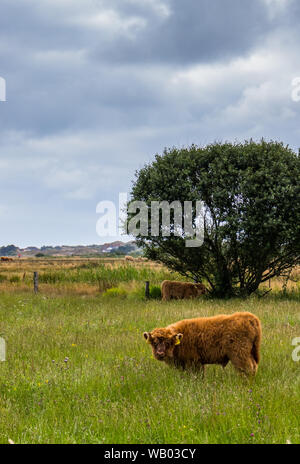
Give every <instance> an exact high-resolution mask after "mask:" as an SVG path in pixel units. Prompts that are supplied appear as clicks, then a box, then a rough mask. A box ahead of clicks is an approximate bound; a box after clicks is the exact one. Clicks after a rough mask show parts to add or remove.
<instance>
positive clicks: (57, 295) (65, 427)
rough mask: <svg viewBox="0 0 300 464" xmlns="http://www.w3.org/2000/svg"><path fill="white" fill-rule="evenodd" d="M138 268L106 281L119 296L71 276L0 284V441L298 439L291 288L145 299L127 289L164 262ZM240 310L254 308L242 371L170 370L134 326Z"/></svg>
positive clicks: (297, 301)
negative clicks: (259, 339) (252, 370)
mask: <svg viewBox="0 0 300 464" xmlns="http://www.w3.org/2000/svg"><path fill="white" fill-rule="evenodd" d="M12 264H13V263H12ZM27 264H28V263H27ZM81 264H82V263H81ZM81 269H83V270H84V269H85V268H81ZM95 269H97V268H95ZM44 271H45V272H50V270H49V269H45V270H44ZM52 271H53V272H56V271H55V270H54V269H52ZM52 271H51V272H52ZM61 271H62V270H61V267H60V268H59V266H58V269H57V272H61ZM140 271H141V272H142V274H141V275H140V274H139V273H138V274H137V275H136V276H135V278H136V279H137V281H135V279H133V280H131V278H128V279H129V280H127V281H126V282H125V283H124V282H122V279H121V277H120V276H119V277H120V280H118V279H119V277H118V279H117V278H116V279H115V281H114V285H118V286H122V285H124V288H126V290H127V293H126V295H125V294H124V295H123V294H118V293H117V294H116V295H115V296H110V295H107V296H106V297H105V294H104V293H101V292H100V291H98V292H96V290H95V293H93V294H90V293H89V292H88V291H87V292H86V294H84V293H82V294H76V292H74V294H73V295H72V294H71V292H70V291H69V290H70V289H71V285H73V288H74V289H75V288H76V287H77V286H78V285H81V283H80V282H76V281H74V282H73V283H72V282H70V283H69V285H70V286H69V287H67V290H68V291H66V292H65V293H64V292H63V291H62V288H65V287H60V285H62V284H60V283H57V282H56V283H52V286H51V284H50V283H49V284H44V285H45V286H46V285H48V287H47V288H46V287H44V290H45V291H44V292H43V291H42V290H41V292H40V294H38V295H33V294H32V290H30V291H29V288H30V285H29V284H28V288H27V287H26V282H25V283H24V282H23V281H20V282H15V283H13V282H12V283H11V282H9V280H7V279H6V280H4V281H3V282H2V283H1V285H2V287H1V285H0V336H2V337H3V338H4V339H5V340H6V343H7V360H6V362H2V363H0V370H1V374H0V375H1V376H0V392H1V393H0V442H1V443H8V440H9V439H11V440H13V441H14V442H15V443H153V444H154V443H161V444H164V443H172V444H174V443H176V444H177V443H178V444H179V443H191V444H192V443H286V442H287V441H289V442H291V443H300V436H299V430H300V418H299V416H300V415H299V411H300V376H299V367H300V362H298V363H297V362H294V361H293V360H292V351H293V349H294V348H295V347H293V346H292V340H293V338H294V337H300V297H299V292H293V293H287V294H286V295H282V294H280V293H277V294H274V295H272V294H269V295H267V296H265V297H264V298H258V297H251V298H249V299H248V300H246V301H245V300H244V301H242V300H238V299H236V300H229V301H217V300H209V299H199V300H193V301H177V302H176V301H173V302H161V301H160V300H150V301H145V300H144V299H143V297H142V296H141V294H140V293H138V292H135V291H134V290H135V289H136V288H139V287H141V288H142V286H143V279H144V278H145V273H146V274H147V272H153V273H156V272H157V273H158V274H157V278H156V280H155V279H154V280H155V281H157V282H158V281H159V279H161V278H162V277H163V276H164V275H165V274H166V273H167V271H165V270H163V269H161V268H156V267H151V266H150V267H149V268H148V270H145V269H144V270H142V269H141V270H140ZM13 272H16V271H13ZM21 272H23V271H21V270H20V274H21ZM28 272H29V271H28ZM65 272H67V271H65ZM71 272H75V273H76V272H77V271H76V270H73V271H71ZM119 272H121V271H119ZM129 272H131V271H129ZM1 273H2V274H4V271H3V272H2V270H1ZM147 276H149V274H147ZM151 278H152V280H153V275H151ZM139 279H142V280H140V281H139ZM117 281H118V282H117ZM89 285H90V284H89ZM91 285H92V284H91ZM51 288H52V291H51ZM55 289H56V292H55ZM58 289H59V290H58ZM95 289H97V285H96V286H95ZM129 290H132V291H130V292H129ZM113 295H114V294H113ZM239 310H247V311H251V312H253V313H254V314H256V315H257V316H258V317H260V319H261V321H262V326H263V343H262V350H261V355H262V360H261V363H260V366H259V371H258V374H257V376H256V378H255V379H252V380H247V379H245V378H243V377H241V376H240V375H239V374H237V373H236V371H235V370H234V369H233V367H232V366H231V365H230V364H229V365H228V366H227V367H226V369H225V370H223V369H222V368H221V367H219V366H208V367H207V369H206V375H205V378H204V380H202V379H201V376H200V375H197V374H195V373H192V372H188V371H186V372H182V371H179V370H175V369H172V368H170V367H168V366H165V365H164V364H163V363H159V362H158V361H156V360H154V359H153V358H152V356H151V349H150V347H149V346H148V345H147V344H146V343H145V341H144V339H143V336H142V334H143V332H144V331H145V330H151V329H152V328H154V327H157V326H165V325H167V324H169V323H171V322H174V321H176V320H179V319H182V318H190V317H197V316H209V315H214V314H219V313H228V314H229V313H233V312H234V311H239Z"/></svg>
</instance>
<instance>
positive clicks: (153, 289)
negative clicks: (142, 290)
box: [149, 285, 161, 300]
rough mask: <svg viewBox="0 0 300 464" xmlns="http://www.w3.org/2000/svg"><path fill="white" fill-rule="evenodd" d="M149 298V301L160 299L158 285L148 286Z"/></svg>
mask: <svg viewBox="0 0 300 464" xmlns="http://www.w3.org/2000/svg"><path fill="white" fill-rule="evenodd" d="M149 296H150V298H151V299H154V300H160V299H161V288H160V287H159V286H158V285H150V289H149Z"/></svg>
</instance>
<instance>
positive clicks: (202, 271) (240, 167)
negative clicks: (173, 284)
mask: <svg viewBox="0 0 300 464" xmlns="http://www.w3.org/2000/svg"><path fill="white" fill-rule="evenodd" d="M299 181H300V158H299V156H298V155H297V154H296V153H294V152H293V151H292V150H291V149H290V148H289V147H288V146H284V145H283V144H282V143H279V142H274V141H271V142H266V141H264V140H262V141H261V142H260V143H256V142H254V141H252V140H250V141H246V142H244V143H234V144H232V143H222V144H221V143H214V144H211V145H208V146H206V147H202V148H201V147H197V146H195V145H192V146H191V147H189V148H182V149H177V148H172V149H165V150H164V153H163V155H156V156H155V161H153V162H152V163H150V164H148V165H146V166H144V167H143V168H142V169H141V170H139V171H137V172H136V178H135V180H134V182H133V186H132V191H131V200H130V201H133V200H138V201H144V202H146V204H147V206H148V229H147V230H148V232H147V234H146V236H141V234H137V235H136V240H137V244H138V246H141V247H142V248H144V253H145V256H147V257H148V258H150V259H152V260H157V261H160V262H162V263H164V264H165V265H167V266H168V267H169V268H170V269H173V270H175V271H178V272H179V273H180V274H182V275H184V276H187V277H189V278H192V279H194V280H196V281H200V282H201V281H202V280H205V281H206V282H207V283H208V285H209V288H210V292H211V294H213V295H215V296H219V297H224V296H234V295H250V294H251V293H253V292H254V291H256V290H257V289H258V286H259V285H260V283H262V282H265V281H267V280H269V279H272V278H273V277H275V276H282V275H286V274H287V273H288V272H289V271H290V270H291V269H292V268H293V267H294V266H296V265H297V264H299V262H300V183H299ZM163 200H165V201H168V202H172V201H174V200H178V201H180V203H181V204H182V205H183V204H184V203H183V202H184V201H187V200H189V201H193V202H195V201H196V200H202V201H203V203H204V243H203V245H202V246H200V247H198V248H187V247H186V246H185V240H184V231H183V235H182V236H181V237H177V236H174V228H173V230H172V227H171V235H170V236H169V237H164V236H162V234H161V217H160V235H159V236H155V237H154V236H151V213H150V206H151V201H159V202H161V201H163ZM133 215H134V214H133V213H132V214H128V221H130V220H131V219H132V217H133ZM195 219H196V214H195V208H194V209H193V221H194V225H195ZM172 221H173V222H172ZM172 224H173V225H174V214H172V211H171V225H172Z"/></svg>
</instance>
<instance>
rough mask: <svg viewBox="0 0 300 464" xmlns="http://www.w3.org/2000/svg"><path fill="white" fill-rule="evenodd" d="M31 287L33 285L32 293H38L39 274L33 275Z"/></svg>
mask: <svg viewBox="0 0 300 464" xmlns="http://www.w3.org/2000/svg"><path fill="white" fill-rule="evenodd" d="M33 285H34V293H37V292H38V291H39V273H38V272H37V271H35V272H34V273H33Z"/></svg>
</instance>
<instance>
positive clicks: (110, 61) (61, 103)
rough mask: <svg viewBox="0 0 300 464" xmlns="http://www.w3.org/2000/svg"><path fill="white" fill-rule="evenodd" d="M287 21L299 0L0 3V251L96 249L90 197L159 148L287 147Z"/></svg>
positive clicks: (293, 56) (295, 108)
mask: <svg viewBox="0 0 300 464" xmlns="http://www.w3.org/2000/svg"><path fill="white" fill-rule="evenodd" d="M299 24H300V2H299V0H0V76H1V77H3V78H4V79H5V80H6V86H7V95H6V99H7V101H6V102H1V101H0V173H1V178H0V224H1V233H0V245H7V244H11V243H14V244H15V245H19V246H28V245H38V246H40V245H62V244H67V245H71V244H92V243H103V242H104V241H106V240H107V237H99V236H98V235H97V233H96V222H97V219H98V218H99V215H97V214H96V205H97V203H98V202H100V201H102V200H112V201H117V199H118V193H119V192H126V191H129V190H130V185H131V181H132V180H133V178H134V172H135V170H136V169H139V168H140V167H142V166H143V165H144V163H145V162H148V161H150V160H151V159H153V157H154V155H155V153H157V152H158V153H161V152H162V150H163V149H164V147H169V146H173V145H176V146H183V145H190V144H191V143H195V144H198V145H203V144H207V143H210V142H212V141H214V140H223V141H225V140H232V141H233V140H235V139H237V140H241V141H242V140H244V139H248V138H250V137H252V138H254V139H259V138H261V137H265V138H267V139H271V138H272V139H276V140H282V141H283V142H284V143H286V144H289V145H290V146H292V148H294V149H295V150H296V149H298V146H300V141H299V135H300V125H299V122H300V101H299V102H296V101H293V99H292V97H291V94H292V79H294V78H295V77H298V76H300V54H299V48H300V27H299ZM113 239H114V237H109V238H108V240H109V241H112V240H113Z"/></svg>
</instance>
